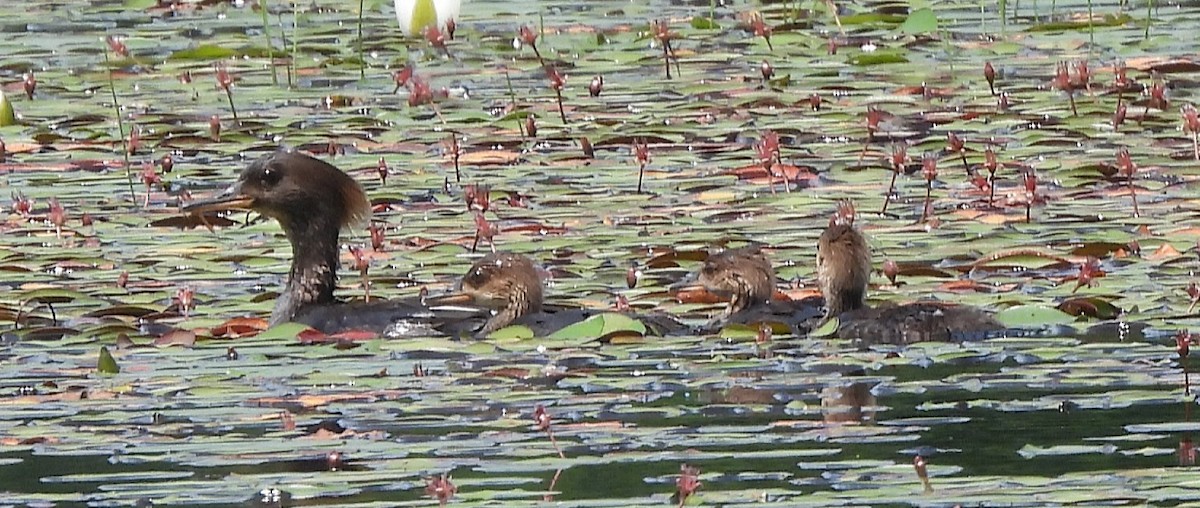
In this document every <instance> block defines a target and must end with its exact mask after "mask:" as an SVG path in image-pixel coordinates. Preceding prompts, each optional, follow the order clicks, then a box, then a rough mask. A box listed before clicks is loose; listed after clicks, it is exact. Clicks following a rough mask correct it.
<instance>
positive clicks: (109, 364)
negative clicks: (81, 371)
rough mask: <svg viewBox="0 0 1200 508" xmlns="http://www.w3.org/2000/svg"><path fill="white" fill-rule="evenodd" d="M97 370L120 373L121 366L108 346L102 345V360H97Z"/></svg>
mask: <svg viewBox="0 0 1200 508" xmlns="http://www.w3.org/2000/svg"><path fill="white" fill-rule="evenodd" d="M96 372H99V373H101V374H118V373H120V372H121V366H120V365H117V360H116V359H115V358H113V356H112V353H109V352H108V348H107V347H105V346H100V360H99V361H98V362H96Z"/></svg>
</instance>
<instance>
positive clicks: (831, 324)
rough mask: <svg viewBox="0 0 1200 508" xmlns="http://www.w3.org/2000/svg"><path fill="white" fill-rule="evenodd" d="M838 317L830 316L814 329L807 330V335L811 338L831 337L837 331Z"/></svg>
mask: <svg viewBox="0 0 1200 508" xmlns="http://www.w3.org/2000/svg"><path fill="white" fill-rule="evenodd" d="M837 329H838V318H836V317H835V318H832V319H830V320H829V321H826V322H825V324H823V325H821V326H819V327H817V329H816V330H813V331H811V332H808V336H809V337H812V338H822V337H832V336H833V335H834V334H836V333H837Z"/></svg>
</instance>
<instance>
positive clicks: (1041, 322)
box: [995, 305, 1075, 328]
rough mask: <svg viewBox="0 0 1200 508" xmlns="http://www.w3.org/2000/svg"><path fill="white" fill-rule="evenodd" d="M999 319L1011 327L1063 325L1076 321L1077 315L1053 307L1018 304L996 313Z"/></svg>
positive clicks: (1001, 322)
mask: <svg viewBox="0 0 1200 508" xmlns="http://www.w3.org/2000/svg"><path fill="white" fill-rule="evenodd" d="M995 318H996V320H997V321H999V322H1000V324H1003V325H1004V326H1007V327H1010V328H1023V327H1035V326H1045V325H1062V324H1068V323H1073V322H1075V317H1074V316H1072V315H1070V314H1067V313H1065V312H1063V311H1061V310H1058V309H1055V308H1053V307H1043V306H1040V305H1017V306H1015V307H1009V308H1007V309H1004V310H1002V311H1000V312H997V313H996V315H995Z"/></svg>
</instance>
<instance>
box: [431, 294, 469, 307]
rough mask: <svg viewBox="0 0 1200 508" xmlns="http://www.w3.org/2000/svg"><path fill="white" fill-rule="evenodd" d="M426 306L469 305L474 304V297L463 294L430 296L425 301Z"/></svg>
mask: <svg viewBox="0 0 1200 508" xmlns="http://www.w3.org/2000/svg"><path fill="white" fill-rule="evenodd" d="M425 303H426V304H427V305H470V304H472V303H475V297H474V296H471V295H469V294H466V293H463V292H454V293H448V294H444V295H438V296H431V297H429V298H426V299H425Z"/></svg>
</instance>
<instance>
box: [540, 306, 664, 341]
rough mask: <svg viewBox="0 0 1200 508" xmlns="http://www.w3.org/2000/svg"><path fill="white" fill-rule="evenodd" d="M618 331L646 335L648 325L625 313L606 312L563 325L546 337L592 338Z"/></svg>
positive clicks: (562, 338)
mask: <svg viewBox="0 0 1200 508" xmlns="http://www.w3.org/2000/svg"><path fill="white" fill-rule="evenodd" d="M617 332H632V333H637V334H642V335H645V334H646V325H644V324H642V322H641V321H638V320H636V319H633V318H631V317H629V316H626V315H624V314H614V313H610V312H606V313H604V314H597V315H595V316H592V317H589V318H587V319H585V320H583V321H580V322H578V323H575V324H572V325H569V326H566V327H563V328H561V329H559V330H558V331H556V332H554V333H552V334H550V336H549V337H546V338H547V339H552V340H580V339H587V340H592V339H599V338H600V337H604V336H607V335H612V334H614V333H617Z"/></svg>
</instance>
